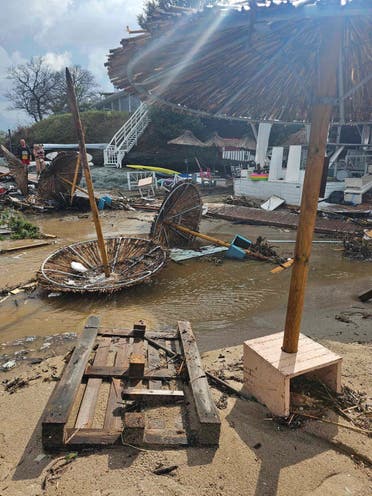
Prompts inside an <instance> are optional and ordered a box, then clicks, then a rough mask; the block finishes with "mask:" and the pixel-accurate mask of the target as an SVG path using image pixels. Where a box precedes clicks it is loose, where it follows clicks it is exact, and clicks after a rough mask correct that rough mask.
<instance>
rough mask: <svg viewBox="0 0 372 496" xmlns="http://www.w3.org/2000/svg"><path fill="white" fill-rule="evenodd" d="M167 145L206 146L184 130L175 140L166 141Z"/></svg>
mask: <svg viewBox="0 0 372 496" xmlns="http://www.w3.org/2000/svg"><path fill="white" fill-rule="evenodd" d="M168 145H186V146H200V147H205V146H206V145H205V144H204V143H203V142H202V141H200V139H198V138H197V137H196V136H195V135H194V134H193V133H192V132H191V131H189V130H185V131H184V132H183V133H182V134H180V135H179V136H177V138H174V139H172V140H170V141H168Z"/></svg>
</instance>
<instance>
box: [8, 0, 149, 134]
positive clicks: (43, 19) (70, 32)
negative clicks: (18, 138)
mask: <svg viewBox="0 0 372 496" xmlns="http://www.w3.org/2000/svg"><path fill="white" fill-rule="evenodd" d="M143 4H144V0H0V6H1V17H2V21H1V23H0V130H3V131H6V130H7V129H9V128H10V129H14V128H15V127H17V125H20V124H22V125H24V124H27V123H29V122H31V121H30V119H29V118H28V117H27V115H26V114H25V113H23V112H22V111H11V110H9V106H10V102H9V101H8V100H6V98H5V97H4V93H6V91H7V89H8V88H9V85H10V81H9V80H8V79H7V77H6V75H7V69H8V67H10V66H12V65H17V64H21V63H24V62H27V61H28V60H30V59H31V57H36V56H42V57H45V58H46V60H47V61H48V63H49V65H50V66H51V67H52V68H53V69H55V70H59V69H63V68H64V67H66V66H68V65H71V64H72V65H75V64H77V65H81V66H82V67H83V68H86V69H89V70H90V71H91V72H92V73H93V74H94V76H95V78H96V80H97V82H98V84H99V85H100V87H101V88H102V90H103V91H111V90H113V86H112V85H111V83H110V80H109V78H108V76H107V72H106V68H105V67H104V63H105V61H106V56H107V54H108V52H109V50H110V49H111V48H115V47H117V46H119V45H120V40H121V39H122V38H124V37H126V36H127V31H126V26H129V27H130V28H131V29H135V28H137V27H138V25H137V15H138V14H139V13H141V11H142V9H143ZM4 20H5V22H4Z"/></svg>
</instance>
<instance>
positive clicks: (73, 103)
mask: <svg viewBox="0 0 372 496" xmlns="http://www.w3.org/2000/svg"><path fill="white" fill-rule="evenodd" d="M66 82H67V98H68V101H69V104H70V108H71V113H72V118H73V120H74V124H75V128H76V132H77V136H78V141H79V156H80V163H81V165H82V167H83V171H84V176H85V181H86V183H87V189H88V194H89V203H90V208H91V210H92V215H93V221H94V225H95V228H96V233H97V241H98V248H99V251H100V254H101V260H102V264H103V269H104V272H105V276H106V277H109V276H110V267H109V264H108V260H107V252H106V246H105V240H104V237H103V233H102V227H101V222H100V220H99V214H98V208H97V204H96V200H95V197H94V189H93V182H92V176H91V174H90V168H89V165H88V158H87V151H86V148H85V137H84V130H83V125H82V123H81V119H80V114H79V107H78V104H77V100H76V94H75V88H74V83H73V81H72V77H71V74H70V71H69V70H68V68H67V67H66Z"/></svg>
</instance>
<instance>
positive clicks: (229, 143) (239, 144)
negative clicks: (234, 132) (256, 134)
mask: <svg viewBox="0 0 372 496" xmlns="http://www.w3.org/2000/svg"><path fill="white" fill-rule="evenodd" d="M205 144H206V145H207V146H217V147H218V148H236V149H238V150H242V149H244V150H255V149H256V142H255V141H254V140H253V139H251V138H250V137H249V136H244V137H243V138H222V137H221V136H220V135H219V134H218V133H214V134H213V135H212V136H211V137H210V138H209V140H207V141H206V142H205Z"/></svg>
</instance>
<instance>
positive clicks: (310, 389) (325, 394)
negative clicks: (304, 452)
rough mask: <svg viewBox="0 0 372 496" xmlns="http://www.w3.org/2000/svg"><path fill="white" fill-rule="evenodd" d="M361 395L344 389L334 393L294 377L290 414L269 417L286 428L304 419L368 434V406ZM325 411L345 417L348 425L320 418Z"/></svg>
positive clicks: (314, 383) (322, 384)
mask: <svg viewBox="0 0 372 496" xmlns="http://www.w3.org/2000/svg"><path fill="white" fill-rule="evenodd" d="M366 400H367V395H366V393H364V392H359V391H353V390H352V389H351V388H349V387H348V386H344V387H343V388H342V393H341V394H337V393H336V392H335V391H333V390H331V389H330V388H328V387H327V386H326V385H325V384H324V383H322V382H320V381H316V380H310V379H308V378H306V377H305V376H298V377H296V378H294V379H292V381H291V413H290V415H289V416H288V417H275V416H273V417H270V418H271V419H272V420H274V421H275V422H276V423H277V424H278V425H284V426H286V427H288V428H290V429H297V428H299V427H301V426H302V425H303V424H304V422H306V419H308V418H309V419H313V420H321V421H322V422H326V423H334V424H336V425H338V426H340V427H345V428H349V429H351V430H355V431H357V432H362V433H364V434H371V433H372V430H371V429H372V418H371V410H370V406H369V405H368V404H367V403H366ZM327 409H329V410H332V411H334V412H335V413H337V414H338V415H340V416H341V417H343V418H345V419H346V420H347V421H348V422H350V423H351V425H345V424H340V423H338V422H333V421H331V420H328V419H325V418H323V417H324V415H325V414H326V412H327Z"/></svg>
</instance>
